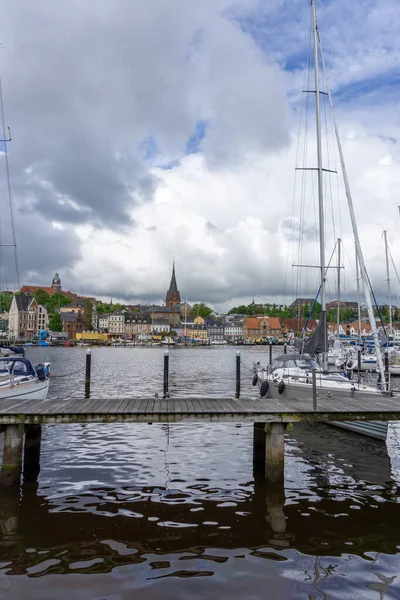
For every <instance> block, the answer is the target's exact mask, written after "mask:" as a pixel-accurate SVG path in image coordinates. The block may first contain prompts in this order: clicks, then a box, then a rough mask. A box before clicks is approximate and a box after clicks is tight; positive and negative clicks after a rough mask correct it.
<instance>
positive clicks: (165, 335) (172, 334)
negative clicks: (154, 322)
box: [160, 329, 178, 339]
mask: <svg viewBox="0 0 400 600" xmlns="http://www.w3.org/2000/svg"><path fill="white" fill-rule="evenodd" d="M177 335H178V334H177V333H176V331H175V330H174V329H171V331H161V332H160V336H161V337H162V339H164V338H168V337H170V338H174V337H176V336H177Z"/></svg>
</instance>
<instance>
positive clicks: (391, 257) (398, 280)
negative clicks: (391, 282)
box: [388, 246, 400, 284]
mask: <svg viewBox="0 0 400 600" xmlns="http://www.w3.org/2000/svg"><path fill="white" fill-rule="evenodd" d="M388 250H389V256H390V260H391V261H392V265H393V269H394V272H395V273H396V277H397V282H398V283H399V284H400V277H399V274H398V272H397V269H396V265H395V264H394V260H393V256H392V253H391V251H390V246H388Z"/></svg>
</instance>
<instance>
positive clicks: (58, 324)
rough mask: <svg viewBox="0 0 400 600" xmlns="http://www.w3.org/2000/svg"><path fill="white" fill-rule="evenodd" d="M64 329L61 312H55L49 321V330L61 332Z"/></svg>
mask: <svg viewBox="0 0 400 600" xmlns="http://www.w3.org/2000/svg"><path fill="white" fill-rule="evenodd" d="M62 329H63V322H62V318H61V316H60V313H54V314H53V316H52V317H51V319H50V321H49V330H50V331H57V332H59V331H62Z"/></svg>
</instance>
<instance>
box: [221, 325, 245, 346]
mask: <svg viewBox="0 0 400 600" xmlns="http://www.w3.org/2000/svg"><path fill="white" fill-rule="evenodd" d="M224 338H225V339H226V340H228V341H231V342H233V341H235V342H239V341H241V340H242V339H243V321H228V322H227V323H225V326H224Z"/></svg>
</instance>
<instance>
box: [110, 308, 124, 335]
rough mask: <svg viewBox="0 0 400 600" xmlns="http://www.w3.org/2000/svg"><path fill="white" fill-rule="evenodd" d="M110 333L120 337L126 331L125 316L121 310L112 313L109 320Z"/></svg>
mask: <svg viewBox="0 0 400 600" xmlns="http://www.w3.org/2000/svg"><path fill="white" fill-rule="evenodd" d="M108 333H111V334H112V335H113V336H114V337H115V336H116V337H119V336H121V335H124V333H125V316H124V313H122V312H121V311H119V310H118V311H116V312H114V313H112V314H111V315H110V318H109V322H108Z"/></svg>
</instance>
